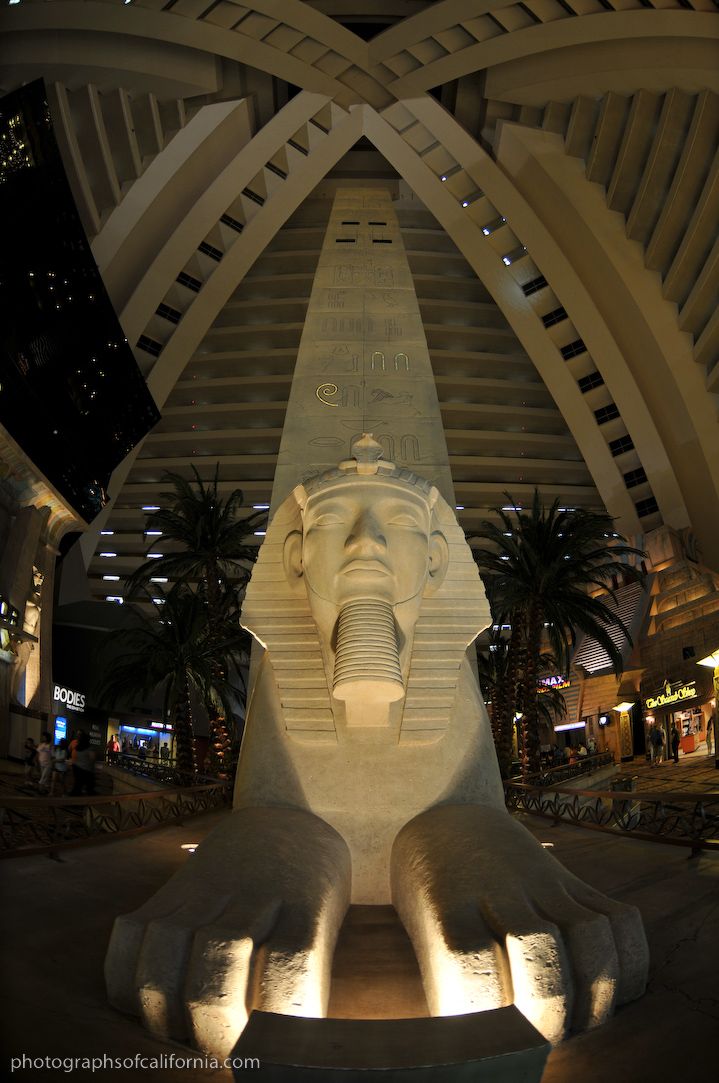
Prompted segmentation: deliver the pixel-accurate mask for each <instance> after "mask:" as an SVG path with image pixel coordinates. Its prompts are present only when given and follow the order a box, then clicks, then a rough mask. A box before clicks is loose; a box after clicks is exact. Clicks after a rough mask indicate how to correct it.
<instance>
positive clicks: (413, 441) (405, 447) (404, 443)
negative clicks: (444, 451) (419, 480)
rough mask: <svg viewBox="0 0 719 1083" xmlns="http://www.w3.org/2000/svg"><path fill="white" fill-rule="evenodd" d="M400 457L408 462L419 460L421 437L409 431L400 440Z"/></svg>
mask: <svg viewBox="0 0 719 1083" xmlns="http://www.w3.org/2000/svg"><path fill="white" fill-rule="evenodd" d="M400 458H401V459H402V460H403V461H404V462H406V463H411V462H415V463H418V462H419V437H418V436H416V435H415V434H414V433H411V432H408V433H405V435H404V436H403V437H402V438H401V441H400Z"/></svg>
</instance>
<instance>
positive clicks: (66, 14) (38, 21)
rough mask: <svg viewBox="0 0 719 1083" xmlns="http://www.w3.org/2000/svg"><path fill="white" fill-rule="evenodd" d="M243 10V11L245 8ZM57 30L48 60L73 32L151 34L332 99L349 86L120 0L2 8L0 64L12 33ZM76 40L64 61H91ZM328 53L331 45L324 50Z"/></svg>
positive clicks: (226, 34) (194, 23)
mask: <svg viewBox="0 0 719 1083" xmlns="http://www.w3.org/2000/svg"><path fill="white" fill-rule="evenodd" d="M239 10H240V9H238V11H239ZM37 31H52V32H53V33H54V34H55V35H56V38H55V56H52V55H51V56H48V57H47V60H48V62H50V63H52V62H53V61H55V62H56V59H57V55H58V54H59V53H61V52H62V50H63V38H64V37H65V34H66V32H68V31H82V32H84V33H85V34H87V32H88V31H90V32H92V33H94V34H98V35H101V36H102V35H116V34H120V35H122V36H123V37H124V38H125V39H127V38H128V37H130V38H132V39H137V38H150V39H153V40H156V41H160V42H167V43H168V44H170V45H172V46H184V47H186V48H189V49H193V50H197V51H198V52H201V53H207V54H209V55H210V56H213V57H214V56H217V57H225V58H226V59H228V60H236V61H238V62H239V63H242V64H247V65H249V66H251V67H254V68H258V69H259V70H260V71H265V72H268V73H269V74H271V75H276V76H277V77H278V78H281V79H286V80H287V81H288V82H290V83H294V84H295V85H296V86H299V87H302V88H303V89H304V90H311V91H313V92H315V93H318V94H326V95H327V96H328V97H331V98H334V97H342V96H343V95H345V94H346V93H347V88H346V87H345V86H343V85H342V84H341V83H339V82H338V81H337V80H336V79H335V78H334V77H333V76H332V75H330V74H327V73H326V72H325V71H323V70H322V68H321V67H317V66H315V65H314V64H312V63H308V62H306V61H305V60H302V59H300V58H298V57H296V56H292V55H291V54H290V53H289V52H286V51H284V50H282V49H279V48H276V47H274V46H272V45H268V44H266V43H265V42H263V41H258V40H257V39H256V38H254V37H251V36H249V35H246V34H240V33H232V32H231V31H228V30H227V29H225V28H223V27H220V26H213V25H212V24H210V23H207V22H201V21H198V20H195V19H186V18H183V17H182V16H179V15H173V14H172V12H166V11H152V10H150V9H148V8H141V7H137V6H134V5H133V6H131V7H126V6H125V5H124V4H122V3H120V4H119V6H118V5H116V4H108V3H103V2H101V0H99V2H95V0H85V2H80V3H78V2H77V0H55V2H54V3H51V4H46V3H32V2H30V3H24V4H15V5H13V6H12V7H5V8H3V9H2V10H0V33H2V34H3V36H4V38H5V46H4V49H3V54H2V56H0V63H2V64H3V65H7V64H9V63H12V51H11V48H12V40H11V39H12V36H13V34H14V33H19V32H37ZM76 40H77V39H76V38H75V37H74V36H72V35H68V53H67V58H66V60H64V62H66V63H68V64H70V63H73V62H76V63H78V64H80V65H84V64H86V63H87V61H88V49H89V48H90V46H89V43H88V39H87V37H85V39H84V47H81V48H80V49H79V51H78V52H71V51H70V50H71V49H72V47H73V44H75V43H76ZM320 51H321V52H325V51H326V48H321V49H320ZM347 63H349V62H347Z"/></svg>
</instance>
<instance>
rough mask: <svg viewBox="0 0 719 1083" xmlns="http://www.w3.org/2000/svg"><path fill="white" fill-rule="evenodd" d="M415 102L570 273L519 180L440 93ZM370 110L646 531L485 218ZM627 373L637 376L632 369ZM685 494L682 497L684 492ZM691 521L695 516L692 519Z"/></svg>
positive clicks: (378, 140) (605, 485)
mask: <svg viewBox="0 0 719 1083" xmlns="http://www.w3.org/2000/svg"><path fill="white" fill-rule="evenodd" d="M408 104H411V105H412V110H411V111H412V112H415V115H417V114H418V119H419V120H421V122H422V123H423V124H424V125H425V127H427V128H428V129H430V130H439V129H441V130H442V131H443V140H444V144H445V146H446V147H447V149H448V150H449V151H450V152H451V153H452V154H453V156H454V157H455V159H456V160H457V161H460V162H469V163H470V164H471V170H472V177H473V179H474V180H475V181H476V182H477V183H478V185H479V186H480V187H481V189H482V191H483V192H484V193H485V194H486V195H487V196H488V197H489V199H491V201H492V204H493V205H494V207H496V209H497V210H498V211H499V213H500V214H502V215H504V217H506V218H507V220H508V221H509V222H510V223H511V224H512V228H513V230H514V231H515V232H516V233H517V234H518V236H519V237H521V238H522V239H524V237H525V236H528V234H529V233H530V232H531V234H532V242H533V243H532V246H531V248H530V251H531V253H532V256H533V258H534V259H535V260H536V261H537V262H538V263H539V265H540V266H541V257H542V255H543V253H545V252H546V251H547V250H548V249H551V250H554V252H555V253H556V259H557V260H559V261H563V264H564V267H565V268H566V276H567V277H571V274H572V271H571V267H570V266H568V265H567V261H566V258H565V257H564V256H563V254H562V253H561V251H559V249H558V247H557V245H556V243H555V242H554V239H553V237H552V235H551V234H550V233H549V231H548V230H546V229H545V227H544V226H543V224H542V223H541V222H540V221H539V220H538V219H537V218H536V216H535V215H534V214H533V212H532V210H531V208H530V207H529V206H528V204H527V203H526V201H525V200H524V199H523V198H522V196H521V195H520V194H519V192H518V191H517V190H516V188H515V187H514V185H513V184H512V182H511V181H510V180H509V179H508V178H507V177H506V176H505V175H504V174H503V173H502V171H501V170H500V169H499V168H498V167H497V166H496V165H495V164H494V163H493V162H492V161H491V159H490V158H489V156H488V155H486V154H485V153H484V152H483V151H482V150H481V148H480V147H479V146H478V145H477V144H476V143H475V142H474V140H472V138H471V137H470V136H469V135H468V134H467V133H466V132H465V131H464V130H463V129H462V128H461V127H460V126H459V125H458V124H457V123H456V122H455V121H453V120H452V119H451V118H450V117H449V116H448V115H447V114H446V113H445V112H444V111H443V110H442V109H441V107H440V106H439V105H438V103H436V102H434V101H433V99H428V98H422V99H421V100H419V101H418V102H413V103H404V105H405V107H407V106H408ZM365 112H366V121H365V128H366V134H367V135H368V137H369V138H370V139H371V140H372V142H374V143H375V145H376V146H377V147H378V149H379V150H380V151H381V152H382V153H383V154H384V155H385V157H387V158H388V160H389V161H390V162H391V163H392V164H393V165H394V167H395V168H396V169H397V170H398V171H399V172H400V173H401V174H402V175H403V176H404V177H405V179H406V180H407V181H408V183H409V184H410V185H411V187H412V188H413V189H414V191H416V192H417V194H418V195H419V197H420V199H422V201H423V202H424V203H425V205H426V206H427V208H428V210H430V211H431V212H432V214H434V216H435V217H436V218H437V220H438V221H439V222H440V224H441V225H442V226H443V227H444V229H445V230H446V231H447V233H448V234H449V235H450V236H451V237H452V239H453V240H454V242H455V244H456V245H457V247H458V248H459V249H460V251H461V252H462V254H463V255H464V257H465V259H466V260H467V262H468V263H469V264H470V266H472V267H473V269H474V270H475V272H476V273H477V275H478V277H479V278H480V279H481V280H482V282H483V283H484V285H485V286H486V287H487V288H488V289H489V291H490V293H491V294H492V296H493V297H494V299H495V301H496V302H497V304H498V305H499V306H500V308H501V309H502V311H503V312H504V315H505V316H506V318H507V320H508V322H509V324H510V326H511V327H512V330H513V331H514V332H515V334H516V335H517V337H518V338H519V340H520V342H521V343H522V345H523V346H524V348H525V350H526V351H527V353H528V354H529V356H530V357H531V358H532V360H533V361H534V363H535V365H536V367H537V369H538V371H539V373H540V375H541V377H542V379H543V380H544V383H545V384H546V386H547V388H548V389H549V391H550V393H551V394H552V397H553V398H554V400H555V402H556V403H557V406H558V407H559V409H560V411H561V412H562V414H563V416H564V419H565V421H566V423H567V424H568V426H569V428H570V431H571V432H572V435H573V437H574V439H575V440H576V443H577V446H578V447H579V450H580V451H581V453H582V455H583V457H584V459H585V461H586V462H587V465H588V466H589V468H590V470H591V472H592V475H593V478H594V481H595V484H596V486H597V489H598V490H599V492H600V494H601V496H602V499H603V500H604V502H605V505H606V507H607V510H608V511H609V512H610V514H611V515H613V516H614V517H615V518H617V519H618V521H619V523H620V529H621V530H623V532H625V533H626V532H628V533H631V534H636V533H639V532H641V526H640V524H639V520H638V517H637V513H636V510H635V507H634V504H633V502H632V501H631V499H630V497H629V494H628V492H627V489H626V487H625V484H624V480H623V478H622V475H621V473H620V471H619V469H618V466H617V463H616V461H615V460H614V459H613V458H612V455H611V453H610V451H609V448H608V446H607V443H606V441H605V440H604V438H603V436H602V434H601V432H600V430H599V428H598V427H597V423H596V420H595V418H594V416H593V414H592V411H591V410H590V408H589V406H588V404H587V401H586V399H585V398H584V396H583V395H582V394H581V392H580V390H579V387H578V385H577V383H576V381H575V380H574V378H573V377H572V376H571V374H570V372H569V371H568V369H567V366H566V365H565V364H564V362H563V361H562V358H561V355H560V353H559V350H558V349H557V347H556V346H555V345H554V343H553V342H552V341H551V339H549V338H548V337H547V335H546V334H545V332H544V328H543V326H542V323H541V321H540V319H539V318H538V317H537V315H536V313H535V312H534V310H533V309H532V307H531V305H530V304H529V303H528V301H527V298H526V297H525V296H524V294H523V292H522V290H521V288H520V286H519V285H518V283H517V282H516V280H515V279H514V278H513V276H512V275H511V274H510V273H509V272H508V270H507V267H506V266H505V265H504V263H503V261H502V258H501V257H500V256H499V255H498V254H497V252H496V251H495V250H494V249H493V248H492V247H491V245H490V244H488V243H487V242H486V240H485V238H484V236H483V234H482V229H481V225H482V223H481V222H475V221H473V220H472V217H471V214H467V210H466V209H464V208H462V206H461V203H459V202H458V201H457V200H456V199H455V198H454V196H453V195H451V194H450V192H449V191H448V190H447V187H446V185H444V184H443V183H442V182H441V181H440V180H439V178H438V177H437V176H436V174H435V173H434V172H433V171H432V170H430V169H429V168H428V167H427V166H426V164H425V163H424V162H423V161H422V159H421V157H420V156H419V155H418V154H417V153H416V152H415V151H414V150H413V149H412V148H411V147H410V146H409V145H408V144H407V143H406V142H405V141H404V140H403V139H402V138H401V136H400V135H399V133H398V132H396V131H395V129H394V128H393V127H392V126H391V125H390V124H388V123H387V122H386V121H385V120H384V119H383V118H382V117H379V116H378V115H377V114H375V113H373V112H371V111H369V110H366V111H365ZM535 248H536V249H537V255H536V256H535V252H534V250H535ZM577 289H579V290H582V291H583V293H584V294H587V296H586V303H587V305H589V306H591V304H592V301H591V298H590V297H589V295H588V293H587V291H586V290H584V288H583V286H582V285H581V283H577ZM593 317H594V319H595V320H597V321H599V320H601V316H600V315H599V313H597V312H596V310H594V313H593ZM628 378H629V379H630V380H631V375H629V377H628ZM637 395H638V392H637ZM647 421H648V428H649V430H651V431H652V432H653V437H654V439H653V442H652V447H653V450H654V451H655V453H656V455H657V456H659V458H660V460H662V461H664V463H665V464H666V468H667V473H668V475H669V476H671V475H672V471H671V467H670V465H669V463H668V461H667V457H666V454H665V453H664V450H663V448H662V444H661V441H660V439H659V436H658V434H657V433H656V430H655V429H654V427H653V425H652V423H651V419H649V418H648V419H647ZM674 486H675V488H674V492H675V493H676V494H678V486H677V485H676V481H675V482H674ZM678 500H679V501H680V502H681V496H680V494H679V495H678ZM674 507H675V505H673V508H674ZM686 521H688V520H687V519H685V522H686Z"/></svg>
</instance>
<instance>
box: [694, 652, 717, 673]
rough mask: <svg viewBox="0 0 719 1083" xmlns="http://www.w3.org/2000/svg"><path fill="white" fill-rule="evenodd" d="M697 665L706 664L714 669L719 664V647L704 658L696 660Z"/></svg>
mask: <svg viewBox="0 0 719 1083" xmlns="http://www.w3.org/2000/svg"><path fill="white" fill-rule="evenodd" d="M697 665H698V666H708V667H709V669H716V667H717V666H719V647H717V649H716V650H715V651H712V653H711V654H708V655H707V656H706V658H700V659H699V661H698V662H697Z"/></svg>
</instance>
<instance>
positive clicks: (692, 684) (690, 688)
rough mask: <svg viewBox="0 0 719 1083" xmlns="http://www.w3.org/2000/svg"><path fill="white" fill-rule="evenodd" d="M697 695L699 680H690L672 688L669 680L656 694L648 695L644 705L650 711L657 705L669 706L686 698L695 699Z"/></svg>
mask: <svg viewBox="0 0 719 1083" xmlns="http://www.w3.org/2000/svg"><path fill="white" fill-rule="evenodd" d="M696 695H697V682H696V681H688V682H687V683H686V684H682V685H679V687H678V688H672V686H671V685H670V683H669V681H665V682H664V688H663V689H662V691H661V692H659V693H658V694H657V695H656V696H648V697H647V699H645V700H644V706H645V707H646V708H647V710H648V711H653V710H654V709H655V707H669V706H671V704H672V703H682V702H683V701H684V700H685V699H693V698H694V697H695V696H696Z"/></svg>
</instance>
